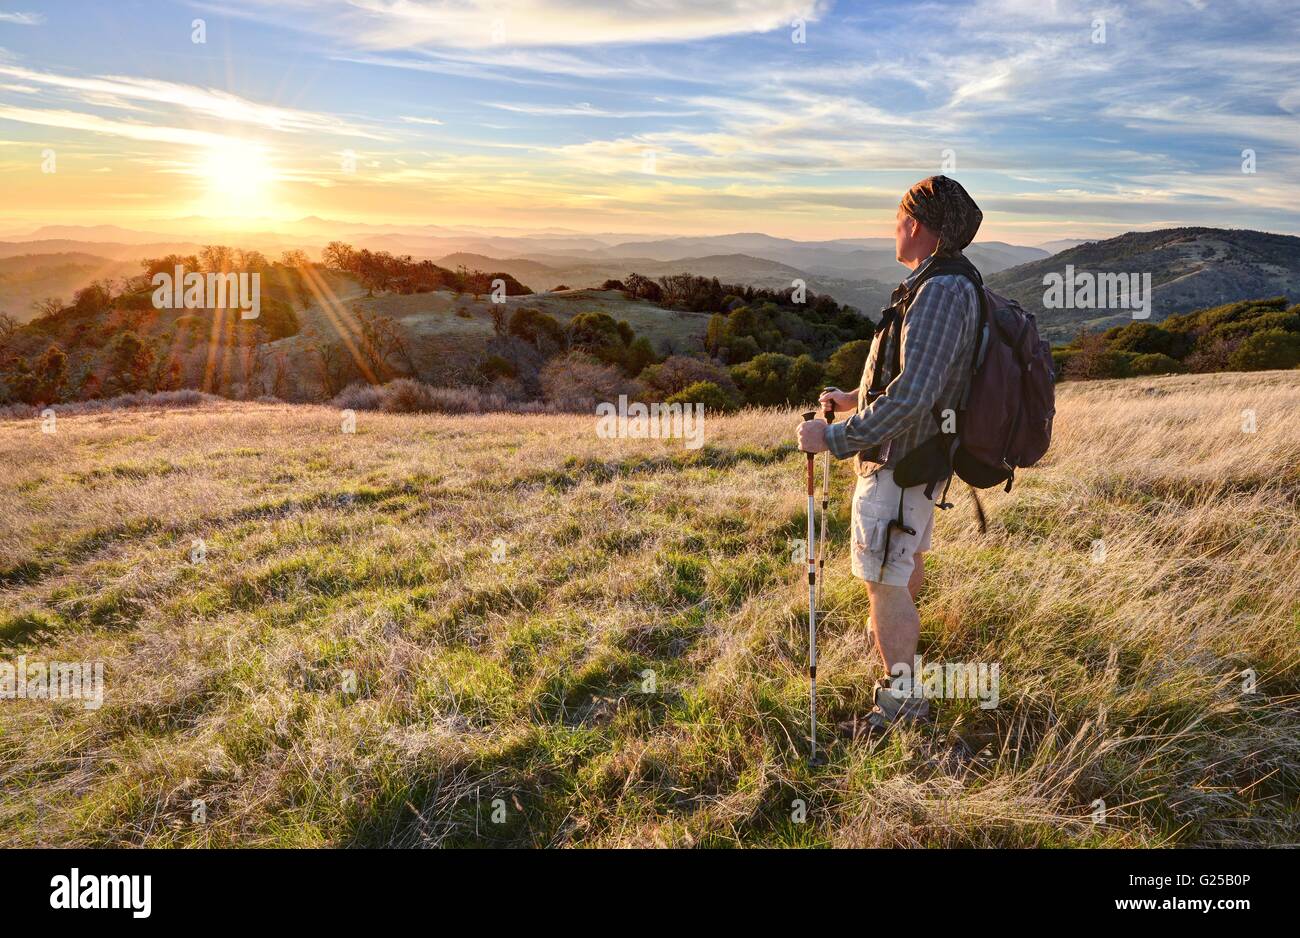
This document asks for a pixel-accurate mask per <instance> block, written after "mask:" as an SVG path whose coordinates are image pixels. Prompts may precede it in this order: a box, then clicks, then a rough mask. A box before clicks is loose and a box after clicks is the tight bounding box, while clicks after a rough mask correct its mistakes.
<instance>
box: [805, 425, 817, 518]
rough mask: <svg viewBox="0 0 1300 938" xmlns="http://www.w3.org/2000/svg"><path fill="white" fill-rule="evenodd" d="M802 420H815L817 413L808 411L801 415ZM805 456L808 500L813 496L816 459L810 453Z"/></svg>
mask: <svg viewBox="0 0 1300 938" xmlns="http://www.w3.org/2000/svg"><path fill="white" fill-rule="evenodd" d="M803 419H804V420H805V421H808V420H816V419H817V413H816V412H815V411H811V410H810V411H808V412H807V413H806V414H804V415H803ZM807 455H808V497H809V498H812V496H813V463H814V462H815V461H816V459H817V457H816V456H814V455H813V454H812V453H808V454H807Z"/></svg>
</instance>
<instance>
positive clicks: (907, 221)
mask: <svg viewBox="0 0 1300 938" xmlns="http://www.w3.org/2000/svg"><path fill="white" fill-rule="evenodd" d="M916 228H917V224H916V222H915V221H913V220H912V219H911V218H910V217H909V216H908V214H907V213H906V212H904V211H903V210H902V209H901V208H900V209H899V210H898V214H897V216H896V217H895V219H894V260H896V261H898V262H899V263H900V264H906V263H907V261H908V260H909V259H910V258H911V256H912V242H913V240H914V236H915V234H916Z"/></svg>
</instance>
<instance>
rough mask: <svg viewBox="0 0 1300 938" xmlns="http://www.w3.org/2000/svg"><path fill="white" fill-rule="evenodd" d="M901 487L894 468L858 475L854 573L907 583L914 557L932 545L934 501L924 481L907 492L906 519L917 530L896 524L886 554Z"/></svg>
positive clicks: (888, 582) (892, 583)
mask: <svg viewBox="0 0 1300 938" xmlns="http://www.w3.org/2000/svg"><path fill="white" fill-rule="evenodd" d="M900 491H902V490H900V489H899V487H898V486H897V485H895V484H894V470H892V469H878V470H876V471H875V472H873V473H872V474H871V475H869V476H859V477H858V484H857V487H856V488H855V489H854V490H853V575H854V576H856V577H860V578H861V579H864V580H870V581H871V582H873V583H884V584H886V585H888V586H906V585H907V581H908V579H909V578H911V576H912V568H913V566H914V563H915V561H914V559H913V558H914V557H915V556H916V554H918V553H920V552H921V551H926V550H929V549H930V532H931V531H933V530H934V502H933V501H931V500H930V499H928V498H926V497H925V486H924V485H915V486H912V487H911V488H909V489H907V490H905V494H904V495H903V522H904V523H905V524H906V525H907V526H908V527H910V528H914V529H915V530H916V534H908V533H907V532H906V531H903V530H901V529H900V528H897V527H896V528H894V531H893V533H892V534H890V536H889V557H888V558H886V557H885V535H886V533H887V531H888V528H889V522H890V521H892V520H894V519H896V518H897V517H898V495H899V492H900ZM882 567H883V569H882Z"/></svg>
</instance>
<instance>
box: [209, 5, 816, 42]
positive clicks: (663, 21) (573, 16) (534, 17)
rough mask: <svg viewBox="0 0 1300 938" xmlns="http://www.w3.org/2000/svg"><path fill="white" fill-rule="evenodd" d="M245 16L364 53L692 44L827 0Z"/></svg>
mask: <svg viewBox="0 0 1300 938" xmlns="http://www.w3.org/2000/svg"><path fill="white" fill-rule="evenodd" d="M233 5H234V6H235V7H236V8H238V9H240V10H242V12H243V13H245V14H246V15H250V16H259V17H264V18H267V19H271V20H274V21H276V22H284V21H285V20H286V19H287V18H290V17H293V18H298V17H302V16H303V15H304V13H305V12H306V11H307V10H308V8H309V9H310V17H309V18H308V20H307V21H306V22H304V23H303V24H302V25H304V26H305V27H306V28H308V29H312V30H316V31H320V32H324V33H327V34H329V35H331V36H333V37H335V38H341V39H346V40H347V41H348V42H349V43H353V44H356V45H359V46H361V47H363V48H367V49H412V48H462V49H479V48H490V47H494V46H495V47H499V48H501V49H503V50H504V49H508V48H511V47H526V46H551V47H563V46H591V45H607V44H617V43H645V42H688V41H692V40H697V39H706V38H712V37H718V36H737V35H745V34H752V33H764V32H768V31H770V30H774V29H783V28H789V27H790V25H791V23H792V21H793V20H794V19H796V18H799V19H803V20H816V19H817V18H818V17H819V16H821V15H822V13H823V12H824V11H825V10H826V9H827V8H828V7H829V6H830V4H829V2H827V0H658V2H655V3H644V2H637V0H624V2H619V0H601V2H593V0H529V2H516V3H502V2H499V0H400V2H388V0H239V2H236V3H234V4H233Z"/></svg>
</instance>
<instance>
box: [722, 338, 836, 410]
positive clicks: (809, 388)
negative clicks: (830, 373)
mask: <svg viewBox="0 0 1300 938" xmlns="http://www.w3.org/2000/svg"><path fill="white" fill-rule="evenodd" d="M731 378H732V380H733V381H735V382H736V386H737V387H738V388H740V392H741V394H742V395H744V399H745V403H746V404H753V405H756V406H760V407H779V406H788V405H791V404H795V403H806V402H808V401H811V400H814V399H815V398H816V397H817V395H818V393H819V392H820V390H821V388H822V384H823V380H824V378H825V375H824V372H823V370H822V366H821V365H819V364H818V363H817V362H815V361H813V360H812V359H811V358H809V357H808V356H807V355H800V356H799V357H798V358H791V357H790V356H789V355H781V354H779V353H776V352H765V353H764V354H762V355H758V356H755V357H754V358H752V359H751V360H749V361H747V362H745V363H744V364H743V365H736V366H735V367H734V368H732V369H731Z"/></svg>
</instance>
